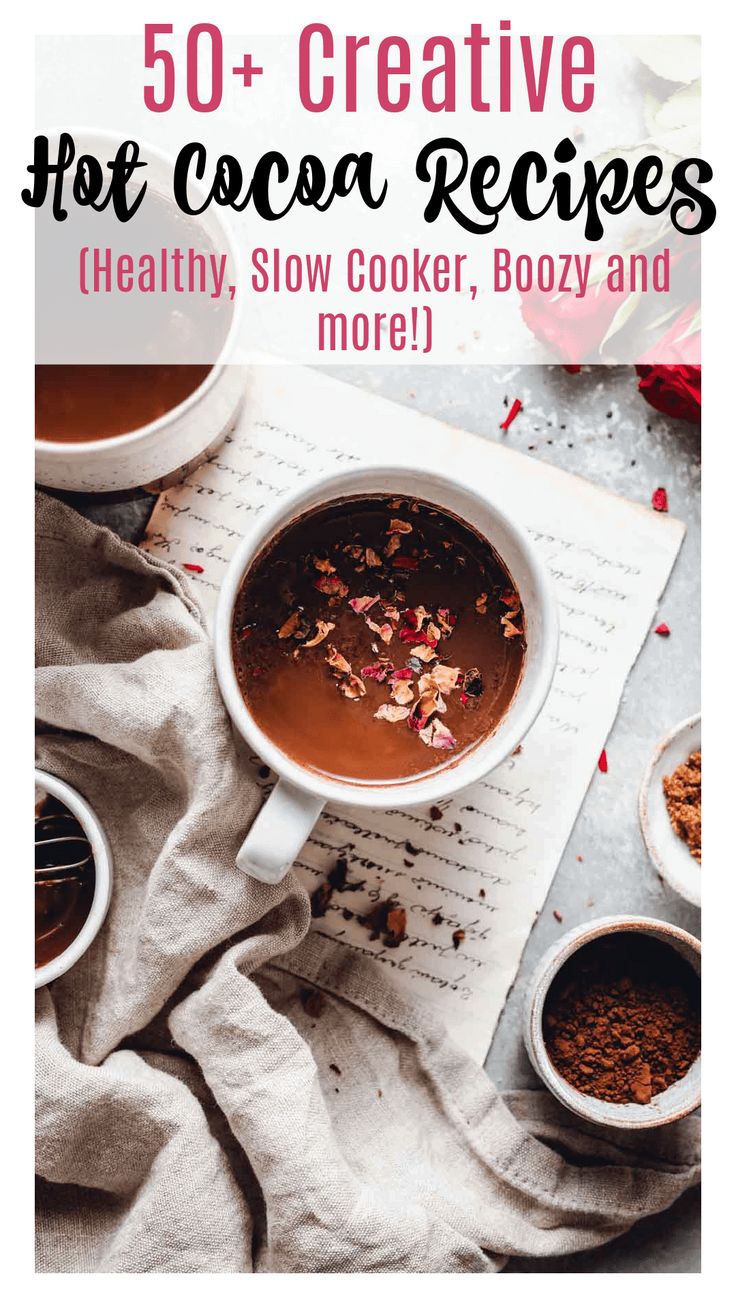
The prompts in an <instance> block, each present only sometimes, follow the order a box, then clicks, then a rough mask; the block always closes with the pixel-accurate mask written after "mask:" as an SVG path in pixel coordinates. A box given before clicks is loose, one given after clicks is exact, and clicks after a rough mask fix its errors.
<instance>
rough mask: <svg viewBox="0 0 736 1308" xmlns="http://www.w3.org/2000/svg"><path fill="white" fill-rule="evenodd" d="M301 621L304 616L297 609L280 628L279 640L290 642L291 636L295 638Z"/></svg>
mask: <svg viewBox="0 0 736 1308" xmlns="http://www.w3.org/2000/svg"><path fill="white" fill-rule="evenodd" d="M301 620H302V615H301V613H300V612H299V610H298V609H295V610H294V612H293V613H290V614H289V616H288V618H287V619H286V622H284V623H282V625H281V626H280V627H279V630H278V637H279V640H288V638H289V636H293V635H294V632H295V631H296V629H297V627H298V626H299V623H300V622H301Z"/></svg>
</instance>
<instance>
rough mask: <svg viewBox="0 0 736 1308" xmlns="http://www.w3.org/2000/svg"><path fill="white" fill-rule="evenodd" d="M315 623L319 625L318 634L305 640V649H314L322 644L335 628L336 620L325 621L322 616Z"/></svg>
mask: <svg viewBox="0 0 736 1308" xmlns="http://www.w3.org/2000/svg"><path fill="white" fill-rule="evenodd" d="M315 625H316V627H317V634H316V636H312V639H311V640H305V642H304V648H305V649H312V648H313V647H314V646H315V645H320V644H321V643H322V641H323V640H324V639H325V637H326V636H329V634H330V632H331V631H334V630H335V624H334V622H323V621H322V618H317V620H316V623H315Z"/></svg>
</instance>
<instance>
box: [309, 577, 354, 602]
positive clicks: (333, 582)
mask: <svg viewBox="0 0 736 1308" xmlns="http://www.w3.org/2000/svg"><path fill="white" fill-rule="evenodd" d="M314 589H315V590H319V591H321V592H322V594H323V595H339V596H340V597H341V598H342V597H343V596H345V595H347V593H348V588H347V586H346V585H345V582H344V581H341V580H340V578H339V577H318V578H317V580H316V581H315V583H314Z"/></svg>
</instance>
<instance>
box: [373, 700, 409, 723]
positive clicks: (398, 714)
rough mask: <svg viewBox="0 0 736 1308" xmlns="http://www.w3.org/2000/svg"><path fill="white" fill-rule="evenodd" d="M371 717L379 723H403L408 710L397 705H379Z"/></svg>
mask: <svg viewBox="0 0 736 1308" xmlns="http://www.w3.org/2000/svg"><path fill="white" fill-rule="evenodd" d="M373 716H374V718H378V720H379V722H403V720H404V718H408V716H409V710H408V708H404V707H402V706H401V705H399V704H381V706H380V707H379V709H378V711H377V712H376V713H374V714H373Z"/></svg>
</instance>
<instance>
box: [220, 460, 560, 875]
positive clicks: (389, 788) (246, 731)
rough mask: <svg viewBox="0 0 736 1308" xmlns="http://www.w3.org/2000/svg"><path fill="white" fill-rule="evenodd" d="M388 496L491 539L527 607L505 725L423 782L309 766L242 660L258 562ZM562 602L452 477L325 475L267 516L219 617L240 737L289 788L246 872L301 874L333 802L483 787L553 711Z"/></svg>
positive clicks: (515, 531)
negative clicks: (347, 503)
mask: <svg viewBox="0 0 736 1308" xmlns="http://www.w3.org/2000/svg"><path fill="white" fill-rule="evenodd" d="M371 494H386V495H391V496H402V497H406V498H411V499H414V498H419V499H423V500H426V501H429V502H430V503H432V504H436V505H437V506H438V507H439V508H441V509H445V510H446V511H448V512H449V513H451V514H454V515H455V516H456V517H458V518H461V519H462V520H463V521H464V522H466V523H469V524H470V526H471V527H473V528H474V529H475V531H476V532H477V533H478V534H479V535H480V536H481V537H483V538H484V539H485V540H487V541H489V542H490V544H491V545H492V546H493V548H494V549H495V550H496V552H497V553H498V554H499V555H500V557H501V559H502V560H503V562H504V563H505V565H506V567H507V568H508V571H509V573H510V574H511V577H512V579H513V582H514V585H515V587H516V589H517V591H518V593H519V595H520V596H521V600H522V603H523V605H524V617H525V635H526V643H527V650H526V656H525V660H524V666H523V669H522V675H521V681H520V684H519V686H518V688H517V691H516V695H515V697H514V699H513V701H512V703H511V704H510V706H509V708H508V710H507V712H506V715H505V717H504V718H503V719H502V721H501V722H500V723H499V725H498V727H497V728H496V730H495V731H494V732H492V733H491V734H490V735H487V736H485V737H483V738H482V739H481V740H479V741H478V743H477V744H476V745H475V746H474V747H473V748H472V749H470V750H467V751H466V752H465V753H463V754H462V755H461V756H460V757H458V758H457V759H456V760H454V761H453V760H452V759H448V761H447V763H446V765H445V766H444V767H441V768H438V769H437V770H436V771H433V772H432V773H430V774H425V775H422V776H419V777H416V778H409V779H399V780H396V781H392V780H388V781H381V782H368V783H365V782H362V781H346V780H339V779H336V778H334V777H329V776H325V775H324V774H323V773H321V772H318V771H316V770H312V769H310V768H308V767H304V766H302V765H301V764H299V763H298V762H296V761H295V760H294V759H293V758H291V757H289V755H288V754H286V753H284V751H283V750H281V749H280V748H279V746H278V745H277V744H275V742H274V741H272V740H270V739H269V737H268V736H267V735H265V733H264V732H263V731H262V730H261V728H260V727H259V726H258V724H257V722H255V720H254V719H253V717H252V716H251V714H250V712H249V710H248V708H247V706H246V704H245V703H244V701H243V697H242V695H241V693H240V689H239V687H238V682H237V678H236V674H235V667H234V663H233V657H232V645H231V628H232V617H233V608H234V605H235V601H236V598H237V595H238V591H239V589H240V583H241V581H242V579H243V577H244V575H245V573H246V572H247V571H248V568H249V567H250V565H251V563H252V562H253V561H254V559H255V558H256V557H257V555H258V554H259V553H260V551H261V550H262V549H263V548H264V546H265V545H267V544H268V542H269V541H270V540H272V539H273V537H274V536H275V535H277V534H278V533H279V532H280V531H282V530H283V529H284V528H285V527H286V526H287V525H288V524H289V523H291V522H293V521H294V519H295V518H297V517H299V516H300V515H301V514H303V513H306V512H308V511H309V510H311V509H316V508H319V507H321V506H323V505H325V504H328V503H330V502H331V501H333V500H336V499H341V498H344V497H346V496H348V497H353V496H355V497H357V496H363V495H371ZM558 630H559V626H558V617H557V602H556V599H555V596H554V593H553V590H552V584H551V582H550V579H549V577H548V575H547V572H546V570H545V568H544V567H543V565H542V564H541V562H540V561H539V559H538V557H537V554H536V552H535V550H534V549H533V547H532V545H531V543H530V541H529V538H528V536H527V534H526V533H525V531H524V530H523V529H522V528H520V527H518V526H516V525H515V524H514V523H513V522H512V521H511V520H510V519H509V518H508V517H507V516H506V514H505V513H504V512H502V510H501V509H499V508H498V507H497V505H495V504H494V502H493V500H492V499H491V498H490V497H489V496H488V495H487V494H486V493H485V491H483V490H481V489H479V488H478V487H473V486H471V485H470V484H469V483H467V482H464V481H462V480H461V479H460V478H459V477H455V476H449V475H447V474H445V473H440V472H434V471H427V470H418V469H416V468H412V467H409V466H406V465H401V464H400V463H397V464H394V465H391V466H385V465H380V466H378V465H375V466H371V465H370V464H362V465H361V466H360V467H358V468H353V469H351V470H350V471H347V472H338V473H334V474H331V475H330V474H328V475H324V476H321V477H319V478H318V479H316V480H314V481H312V482H310V483H309V484H307V485H302V486H300V487H299V489H298V490H297V491H295V492H294V493H292V494H291V495H288V496H285V497H284V498H283V499H280V500H279V501H278V503H277V504H276V505H275V506H274V507H273V508H272V509H271V510H270V512H268V513H265V514H263V515H261V516H259V517H258V518H257V519H256V521H255V522H254V524H253V526H252V527H251V528H250V530H249V531H248V533H247V534H246V536H245V538H244V539H243V540H242V541H241V542H240V545H239V547H238V549H237V551H236V553H235V556H234V558H233V560H232V562H231V564H230V566H229V568H228V571H227V573H226V576H225V579H224V582H223V585H222V589H221V591H220V597H219V602H218V608H217V616H216V619H215V664H216V668H217V677H218V680H219V683H220V690H221V692H222V696H223V699H224V700H225V704H226V705H227V708H228V710H229V712H230V715H231V717H232V719H233V722H234V723H235V725H236V726H237V728H238V730H239V731H240V732H241V734H242V735H243V736H244V737H245V739H246V740H247V741H248V743H249V744H250V745H251V746H252V748H253V749H254V750H255V752H256V753H257V754H258V755H259V757H260V758H262V759H263V761H264V762H265V763H267V764H268V766H269V767H270V768H271V769H272V771H274V772H275V773H277V774H278V777H279V780H278V782H277V784H276V786H275V787H274V789H273V791H272V793H271V795H270V796H269V798H268V800H267V801H266V803H265V804H264V806H263V808H262V809H261V811H260V813H259V814H258V817H257V818H256V820H255V822H254V823H253V825H252V827H251V829H250V832H249V834H248V836H247V838H246V840H245V842H244V844H243V846H242V848H241V849H240V852H239V854H238V857H237V865H238V867H239V868H240V869H241V871H243V872H248V873H250V875H251V876H253V877H256V878H257V879H258V880H259V881H266V882H271V883H274V882H277V881H279V880H280V879H281V878H282V877H283V876H284V875H285V874H286V872H287V871H288V869H289V868H290V867H291V864H292V863H293V862H294V859H295V858H296V857H297V855H298V853H299V851H300V849H301V848H302V845H303V844H304V842H305V840H306V839H307V837H308V836H309V834H310V832H311V830H312V827H313V826H314V824H315V822H316V821H317V819H318V817H319V815H320V813H321V812H322V809H323V808H324V806H325V804H326V803H335V804H351V805H358V806H361V807H364V808H372V809H381V808H387V807H389V806H390V807H391V808H394V807H396V806H397V805H401V806H402V807H410V808H411V807H417V806H419V805H423V806H426V805H429V804H432V803H436V802H437V800H439V799H443V798H445V797H446V796H448V795H450V794H454V793H455V792H456V791H458V790H461V789H463V788H464V787H465V786H469V785H471V784H472V783H473V782H476V781H479V780H480V779H481V778H482V777H484V776H486V774H487V773H488V772H490V771H491V770H492V769H493V768H495V767H497V766H498V764H499V763H502V762H503V760H504V759H505V758H507V757H508V755H509V754H511V753H512V752H513V750H514V749H515V748H516V746H517V745H518V744H519V742H520V741H521V740H522V739H523V737H524V736H525V735H526V733H527V732H528V731H529V728H530V727H531V725H532V723H533V722H534V720H535V718H536V717H537V714H538V713H539V711H540V709H541V708H542V705H543V704H544V702H545V700H546V698H547V694H548V692H549V688H550V685H551V683H552V677H553V675H554V670H555V665H556V662H557V644H558Z"/></svg>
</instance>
